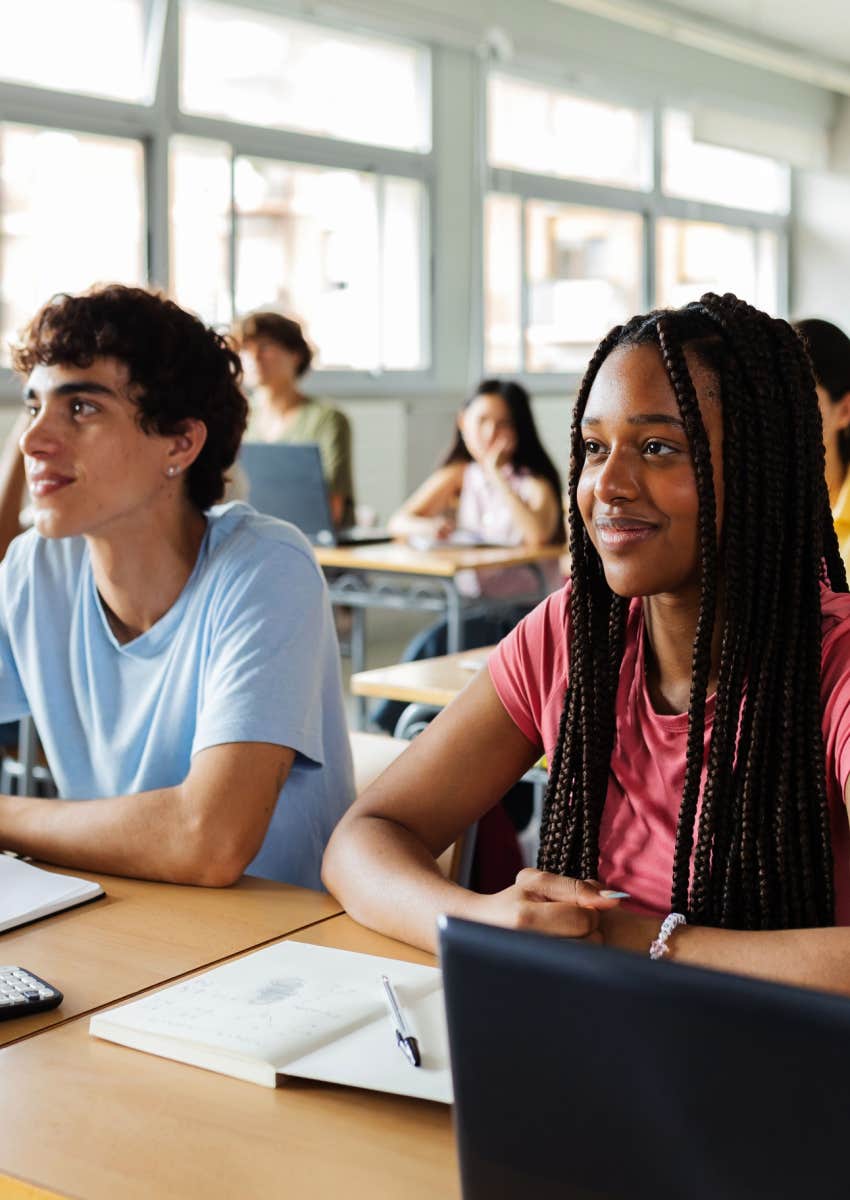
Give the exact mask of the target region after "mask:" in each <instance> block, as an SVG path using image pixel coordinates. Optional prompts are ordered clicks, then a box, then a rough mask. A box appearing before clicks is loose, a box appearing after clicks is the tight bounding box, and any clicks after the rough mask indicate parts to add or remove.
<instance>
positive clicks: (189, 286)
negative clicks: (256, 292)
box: [169, 137, 233, 326]
mask: <svg viewBox="0 0 850 1200" xmlns="http://www.w3.org/2000/svg"><path fill="white" fill-rule="evenodd" d="M230 159H231V151H230V146H228V145H225V144H222V143H221V142H213V141H206V140H205V139H202V138H188V137H177V138H172V140H171V153H170V194H171V236H170V238H169V248H170V259H171V261H170V270H169V277H170V279H171V289H172V291H173V292H174V295H175V297H176V299H177V301H178V303H180V304H182V305H184V306H185V307H186V308H189V309H191V310H192V312H196V313H198V314H199V315H200V316H202V317H203V319H204V320H205V321H208V322H209V323H210V324H211V325H221V326H226V325H229V324H230V323H231V321H232V320H233V295H232V290H231V286H230V274H231V272H230V230H231V203H230Z"/></svg>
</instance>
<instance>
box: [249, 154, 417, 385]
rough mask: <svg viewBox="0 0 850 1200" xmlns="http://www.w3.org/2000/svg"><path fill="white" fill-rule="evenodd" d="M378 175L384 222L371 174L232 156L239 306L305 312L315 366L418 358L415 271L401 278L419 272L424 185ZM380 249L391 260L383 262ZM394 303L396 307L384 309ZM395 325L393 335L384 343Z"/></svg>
mask: <svg viewBox="0 0 850 1200" xmlns="http://www.w3.org/2000/svg"><path fill="white" fill-rule="evenodd" d="M384 184H385V186H387V187H388V188H389V195H388V197H387V205H386V210H387V211H386V212H385V214H384V218H383V221H382V220H381V216H380V203H379V186H380V181H379V178H378V177H377V176H376V175H373V174H368V173H366V172H359V171H344V170H335V169H332V168H325V167H307V166H294V165H292V164H289V163H282V162H276V161H273V160H271V159H260V158H239V159H237V161H236V168H235V195H236V308H237V311H238V312H240V313H245V312H248V311H250V310H251V309H255V308H261V307H272V308H275V309H277V310H280V311H283V312H286V313H289V314H291V315H293V316H295V317H297V318H298V320H301V321H303V322H304V324H305V326H306V328H307V330H308V335H309V337H310V339H311V340H312V341H313V343H314V345H315V346H316V347H317V350H318V355H317V359H316V365H317V366H320V367H326V368H328V367H332V368H337V369H355V370H367V371H369V370H378V369H381V368H384V367H387V366H389V365H391V364H392V365H393V366H398V365H402V361H404V362H406V363H407V364H412V365H417V366H418V365H422V361H423V358H424V354H423V349H422V344H421V330H420V325H421V319H420V314H419V304H420V300H419V296H420V289H421V287H422V276H421V273H418V274H416V275H414V276H412V277H411V278H409V279H407V280H404V281H402V280H400V278H399V274H400V272H401V270H402V269H404V270H405V271H406V270H408V269H411V270H412V269H415V268H416V266H417V265H418V266H419V268H420V271H421V248H420V247H421V242H420V239H421V236H422V235H421V225H420V222H419V220H418V219H417V217H418V214H419V213H421V209H422V206H423V198H422V195H421V187H420V185H419V184H417V183H414V182H412V181H409V180H389V179H386V180H384ZM396 185H400V186H396ZM382 233H383V235H384V236H385V237H387V238H388V239H389V246H388V247H386V248H385V247H383V246H382ZM385 249H392V253H393V254H394V255H395V256H396V258H397V261H396V262H395V263H393V264H390V263H386V264H384V251H385ZM382 264H383V265H382ZM376 267H377V269H376ZM382 289H386V295H385V296H384V297H383V298H382V295H381V292H382ZM395 302H398V304H399V306H400V307H399V312H398V313H395V314H391V313H390V312H386V311H385V310H386V309H387V308H391V307H392V305H393V303H395ZM399 324H403V326H404V335H403V336H402V337H401V338H400V339H399V342H398V344H396V345H392V346H390V345H389V344H387V345H386V346H385V347H384V346H382V340H384V339H388V338H389V335H390V333H392V332H393V331H394V330H395V329H396V328H397V327H398V325H399Z"/></svg>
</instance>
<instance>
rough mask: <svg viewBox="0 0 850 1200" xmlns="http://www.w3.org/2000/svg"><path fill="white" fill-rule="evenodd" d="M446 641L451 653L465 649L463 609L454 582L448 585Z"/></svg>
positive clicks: (448, 650)
mask: <svg viewBox="0 0 850 1200" xmlns="http://www.w3.org/2000/svg"><path fill="white" fill-rule="evenodd" d="M446 643H447V646H446V649H447V652H448V653H449V654H457V652H458V650H462V649H463V611H462V607H461V602H460V593H459V592H458V590H457V587H456V586H455V584H454V582H452V583H451V584H449V585H448V586H447V587H446Z"/></svg>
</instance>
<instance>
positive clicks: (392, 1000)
mask: <svg viewBox="0 0 850 1200" xmlns="http://www.w3.org/2000/svg"><path fill="white" fill-rule="evenodd" d="M381 981H382V982H383V985H384V991H385V992H386V996H387V1001H388V1003H389V1006H390V1012H391V1014H392V1021H393V1026H394V1028H395V1040H396V1043H397V1045H398V1048H399V1050H401V1051H403V1053H404V1054H405V1055H406V1056H407V1059H408V1061H409V1063H410V1065H411V1066H412V1067H419V1066H421V1065H422V1058H421V1055H420V1054H419V1043H418V1042H417V1041H416V1038H415V1037H414V1036H413V1034H412V1033H411V1032H410V1030H409V1029H408V1027H407V1022H406V1021H405V1019H404V1013H403V1012H402V1011H401V1007H400V1005H399V1002H398V999H397V997H396V994H395V992H394V991H393V985H392V984H391V983H390V981H389V978H388V976H386V975H382V976H381Z"/></svg>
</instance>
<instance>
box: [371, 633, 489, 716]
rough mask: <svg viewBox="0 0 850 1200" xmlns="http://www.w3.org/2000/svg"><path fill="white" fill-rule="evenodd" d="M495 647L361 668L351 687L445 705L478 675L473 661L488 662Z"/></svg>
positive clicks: (382, 695) (387, 697)
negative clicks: (362, 669) (368, 668)
mask: <svg viewBox="0 0 850 1200" xmlns="http://www.w3.org/2000/svg"><path fill="white" fill-rule="evenodd" d="M493 649H494V647H493V646H482V647H477V648H476V649H474V650H461V651H459V652H458V653H457V654H444V655H442V656H441V657H440V658H420V659H417V661H416V662H409V663H396V664H395V665H394V666H391V667H377V668H376V669H375V670H373V671H358V672H357V673H356V674H355V675H352V676H351V691H352V692H353V694H354V695H355V696H375V697H379V698H380V699H385V700H401V701H404V702H405V703H406V704H427V705H430V706H431V707H433V708H445V706H446V705H447V704H449V703H451V701H452V700H454V698H455V696H456V695H457V694H458V692H462V691H463V689H464V688H465V687H466V685H467V684H468V683H469V681H470V679H472V678H474V676H475V674H476V670H475V669H470V668H471V664H473V663H480V664H481V666H484V664H485V663H486V662H487V659H488V657H489V655H490V652H491V651H492V650H493ZM463 663H468V664H470V668H467V667H464V666H462V665H461V664H463Z"/></svg>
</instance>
